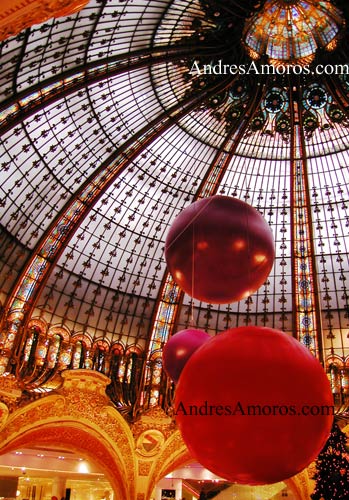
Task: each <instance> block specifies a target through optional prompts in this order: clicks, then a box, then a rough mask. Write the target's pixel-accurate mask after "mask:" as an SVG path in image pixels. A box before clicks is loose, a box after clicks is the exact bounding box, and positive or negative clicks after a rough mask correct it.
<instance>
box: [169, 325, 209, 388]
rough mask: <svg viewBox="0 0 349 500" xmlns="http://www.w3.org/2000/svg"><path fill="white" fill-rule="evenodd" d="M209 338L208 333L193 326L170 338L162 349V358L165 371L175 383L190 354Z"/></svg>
mask: <svg viewBox="0 0 349 500" xmlns="http://www.w3.org/2000/svg"><path fill="white" fill-rule="evenodd" d="M210 338H211V337H210V335H209V334H208V333H206V332H203V331H202V330H196V329H194V328H188V329H186V330H182V331H180V332H178V333H176V334H175V335H173V337H171V338H170V340H169V341H168V342H167V344H166V345H165V347H164V349H163V351H162V360H163V366H164V369H165V371H166V373H167V374H168V375H169V376H170V377H171V379H172V380H173V381H174V382H175V383H177V382H178V379H179V376H180V374H181V372H182V370H183V368H184V365H185V364H186V362H187V361H188V359H189V358H190V356H191V355H192V354H193V353H194V352H195V351H196V349H198V348H199V347H200V346H201V345H202V344H203V343H205V342H207V341H208V340H209V339H210Z"/></svg>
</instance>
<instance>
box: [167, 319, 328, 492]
mask: <svg viewBox="0 0 349 500" xmlns="http://www.w3.org/2000/svg"><path fill="white" fill-rule="evenodd" d="M332 405H333V397H332V393H331V388H330V384H329V381H328V379H327V376H326V374H325V372H324V370H323V368H322V366H321V364H320V363H319V361H318V360H317V359H316V358H315V357H314V356H313V355H312V354H311V353H310V352H309V351H308V349H306V348H305V347H304V346H303V345H302V344H300V343H299V342H298V341H297V340H295V339H294V338H293V337H290V336H288V335H287V334H285V333H283V332H280V331H278V330H273V329H271V328H260V327H240V328H232V329H230V330H227V331H226V332H224V333H221V334H219V335H217V336H216V337H213V338H212V339H211V340H209V341H208V342H206V343H205V344H204V345H203V346H201V347H200V349H198V350H197V351H196V352H195V353H194V354H193V355H192V356H191V358H190V359H189V361H188V362H187V364H186V365H185V367H184V369H183V372H182V374H181V377H180V379H179V382H178V386H177V388H176V394H175V416H176V420H177V424H178V426H179V429H180V431H181V434H182V437H183V439H184V441H185V443H186V444H187V446H188V448H189V451H190V452H191V454H192V455H193V457H194V459H196V460H197V461H198V462H200V463H201V464H202V465H203V466H204V467H206V468H207V469H209V470H210V471H212V472H213V473H215V474H217V475H219V476H221V477H223V478H225V479H227V480H228V481H231V482H237V483H241V484H251V485H257V484H268V483H275V482H278V481H283V480H285V479H287V478H289V477H291V476H293V475H295V474H297V473H298V472H300V471H301V470H303V469H304V468H305V467H307V466H308V465H309V464H310V463H311V462H312V461H313V460H314V459H315V458H316V456H317V455H318V453H319V452H320V451H321V449H322V447H323V446H324V444H325V442H326V440H327V438H328V436H329V434H330V431H331V426H332V421H333V416H332V413H333V406H332Z"/></svg>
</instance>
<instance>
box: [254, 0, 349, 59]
mask: <svg viewBox="0 0 349 500" xmlns="http://www.w3.org/2000/svg"><path fill="white" fill-rule="evenodd" d="M342 25H343V16H342V15H341V12H340V11H339V10H338V8H336V7H335V6H334V5H333V4H331V3H330V2H327V1H320V2H319V1H308V0H267V1H266V2H265V3H264V6H263V7H262V8H261V10H260V11H259V12H257V13H255V14H254V15H253V16H252V17H251V18H250V19H248V20H247V21H246V25H245V29H244V43H245V45H246V48H247V51H248V53H249V54H250V56H251V57H253V58H254V59H258V58H260V57H262V56H264V55H267V56H268V59H269V62H271V63H272V64H280V63H285V64H286V63H287V64H306V63H309V62H311V61H312V60H313V59H314V57H315V54H316V51H317V50H318V49H326V50H329V51H332V50H333V49H334V48H335V47H336V44H337V40H338V36H339V34H340V32H341V28H342Z"/></svg>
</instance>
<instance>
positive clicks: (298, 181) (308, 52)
mask: <svg viewBox="0 0 349 500" xmlns="http://www.w3.org/2000/svg"><path fill="white" fill-rule="evenodd" d="M347 17H348V7H347V5H346V2H344V1H339V0H338V1H332V2H329V1H323V2H322V1H321V2H312V1H303V0H299V1H296V0H294V1H286V0H279V1H277V0H273V1H271V0H267V1H264V2H260V1H256V0H245V1H244V2H238V1H235V0H225V1H223V0H222V1H221V0H193V1H192V0H172V1H170V0H153V1H151V2H149V1H146V0H133V1H131V0H125V1H122V0H118V1H117V0H113V1H108V0H100V1H98V0H91V1H90V2H89V4H88V5H87V6H86V7H85V8H84V9H83V10H82V11H80V12H79V13H77V14H74V15H72V16H69V17H64V18H58V19H52V20H50V21H48V22H46V23H45V24H42V25H36V26H33V27H31V28H29V29H27V30H25V31H23V32H21V33H20V34H19V35H18V36H16V37H13V38H10V39H8V40H5V41H4V42H2V44H1V60H0V63H1V72H0V78H1V87H0V88H1V103H0V120H1V122H0V131H1V160H0V169H1V186H0V191H1V275H0V277H1V287H2V295H1V302H2V306H3V317H4V321H3V357H2V361H1V363H0V365H1V370H2V372H3V373H6V372H7V371H8V370H9V366H10V365H11V363H12V365H11V366H12V367H13V366H15V367H16V368H12V370H14V369H18V370H20V369H22V368H23V366H24V365H23V363H24V364H25V362H28V360H29V358H30V356H31V354H30V353H31V352H32V353H33V352H34V351H33V345H35V348H36V349H37V351H36V359H42V363H44V360H45V363H46V364H47V363H48V365H49V366H50V367H51V368H52V369H53V368H54V367H55V370H56V371H57V370H58V371H59V370H60V369H63V368H66V367H69V366H70V367H71V366H72V363H73V361H72V359H73V358H72V350H71V349H70V350H69V348H68V347H67V346H68V345H69V342H70V341H71V340H72V339H75V341H76V340H77V339H79V340H80V341H84V342H85V341H86V342H87V344H86V345H88V346H89V347H90V348H91V353H93V352H94V351H93V349H95V348H97V347H98V348H100V349H101V350H102V351H103V352H107V351H108V352H121V350H124V352H126V350H127V349H131V350H132V351H133V352H144V353H149V352H150V354H149V355H148V358H147V359H149V356H151V355H154V353H160V354H161V347H162V346H163V344H164V342H166V340H167V338H168V336H169V335H171V334H172V333H174V332H175V331H177V330H180V329H183V328H185V327H188V326H190V325H191V326H195V327H198V328H201V329H204V330H206V331H208V332H209V333H211V334H216V333H217V332H219V331H222V330H224V329H226V328H229V327H234V326H239V325H246V324H253V325H255V324H258V325H266V326H270V327H274V328H278V329H281V330H284V331H286V332H288V333H289V334H293V335H296V336H297V337H298V338H299V340H300V341H301V342H303V343H304V344H305V345H307V346H308V347H309V349H310V350H311V351H312V352H313V353H314V354H316V355H318V356H319V358H320V359H321V360H323V359H324V358H326V359H327V360H328V364H329V363H334V364H337V366H338V367H339V366H342V367H344V366H345V363H346V357H347V356H348V355H349V351H348V342H349V341H348V332H349V317H348V314H349V292H348V289H347V277H348V270H349V262H348V251H349V240H348V227H349V192H348V184H347V179H348V167H349V155H348V148H349V130H348V126H349V119H348V107H349V74H347V73H348V71H346V69H347V67H346V66H343V65H345V64H346V62H347V61H348V57H347V54H348V40H347V38H348V34H347V26H348V24H347V23H346V18H347ZM309 26H310V27H311V28H312V36H310V33H309ZM275 61H277V63H275ZM271 62H274V63H275V65H274V66H271V64H270V63H271ZM320 64H321V65H322V66H321V67H320ZM272 68H273V69H272ZM321 71H322V74H317V73H320V72H321ZM214 194H224V195H228V196H233V197H238V198H240V199H242V200H244V201H246V202H248V203H249V204H251V205H253V206H254V207H255V208H257V209H258V210H259V211H260V212H261V213H262V214H263V216H264V217H265V219H266V220H267V222H268V223H269V225H270V227H271V230H272V232H273V234H274V237H275V244H276V259H275V264H274V267H273V270H272V272H271V274H270V276H269V279H268V280H267V282H266V283H265V285H264V286H263V287H261V288H260V289H259V290H258V291H257V292H256V293H255V294H253V295H252V296H251V297H249V298H248V299H246V300H243V301H240V302H238V303H233V304H226V305H212V304H206V303H200V302H198V301H196V300H192V299H191V298H190V297H189V296H187V295H184V294H182V293H181V291H180V290H179V288H178V287H177V286H176V284H175V283H174V282H173V280H172V278H171V276H170V275H169V274H168V272H167V269H166V263H165V260H164V242H165V238H166V234H167V232H168V229H169V227H170V225H171V222H172V221H173V220H174V218H175V217H176V216H177V215H178V213H179V212H180V211H181V210H182V209H183V208H184V207H186V206H188V205H189V204H190V203H192V202H194V201H195V200H197V199H198V198H201V197H205V196H211V195H214ZM34 327H35V328H37V329H38V331H39V333H40V338H41V339H42V338H45V339H46V340H42V342H41V341H37V340H36V341H35V339H34V340H33V338H32V339H31V340H30V341H25V340H23V339H26V338H27V337H26V336H25V335H24V333H23V332H25V331H28V329H30V328H34ZM56 334H58V335H59V336H60V338H61V339H63V341H64V342H65V344H64V342H63V344H64V346H65V347H64V348H63V347H62V345H63V344H62V345H61V347H59V346H58V345H56V347H55V348H53V347H52V345H54V344H52V342H51V341H52V338H53V337H52V336H53V335H56ZM43 335H44V337H42V336H43ZM50 339H51V340H50ZM33 342H34V344H33ZM35 342H38V343H37V344H35ZM40 342H41V344H40ZM45 342H46V343H45ZM50 342H51V344H50ZM40 345H41V347H42V351H40V349H39V347H40ZM38 346H39V347H38ZM50 346H51V347H50ZM14 352H15V353H16V354H13V353H14ZM11 353H12V354H11ZM40 356H41V358H40ZM45 356H46V357H45ZM9 363H10V365H9ZM50 363H51V365H50ZM57 363H58V364H57ZM98 363H99V361H98V360H97V361H96V358H95V357H93V354H91V359H90V361H89V363H87V362H86V363H85V364H81V363H80V364H79V363H78V364H77V367H79V366H80V367H82V366H86V367H94V368H95V369H101V370H103V369H104V368H102V367H101V366H102V365H99V364H98ZM19 366H21V367H22V368H18V367H19ZM74 366H75V365H74ZM103 366H104V365H103ZM57 367H58V368H57ZM75 367H76V366H75ZM23 370H24V372H23V373H25V377H27V376H28V370H27V369H24V368H23ZM26 370H27V371H26ZM33 373H34V372H33ZM48 378H49V376H48V375H47V376H45V377H44V378H43V379H42V380H41V382H40V383H39V382H37V385H44V382H45V381H47V380H48ZM29 379H30V381H31V383H34V378H30V377H29ZM29 379H28V380H29ZM37 380H38V378H37ZM343 380H344V379H343ZM45 383H46V382H45ZM343 384H344V382H343ZM348 384H349V379H348ZM153 396H154V394H153ZM155 396H156V394H155Z"/></svg>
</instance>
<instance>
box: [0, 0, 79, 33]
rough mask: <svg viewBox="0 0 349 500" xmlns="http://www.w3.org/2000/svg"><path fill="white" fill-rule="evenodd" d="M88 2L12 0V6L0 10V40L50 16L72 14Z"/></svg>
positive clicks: (77, 0) (74, 0)
mask: <svg viewBox="0 0 349 500" xmlns="http://www.w3.org/2000/svg"><path fill="white" fill-rule="evenodd" d="M88 2H89V0H21V1H20V0H17V1H16V0H13V4H12V7H7V8H5V9H2V10H0V41H1V40H5V39H6V38H9V37H11V36H15V35H17V34H18V33H20V32H21V31H22V30H24V29H26V28H29V27H30V26H32V25H34V24H40V23H43V22H45V21H47V20H48V19H50V18H52V17H60V16H65V15H69V14H73V13H75V12H77V11H78V10H81V9H82V8H83V7H84V6H85V5H86V4H87V3H88ZM0 9H1V8H0Z"/></svg>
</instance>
